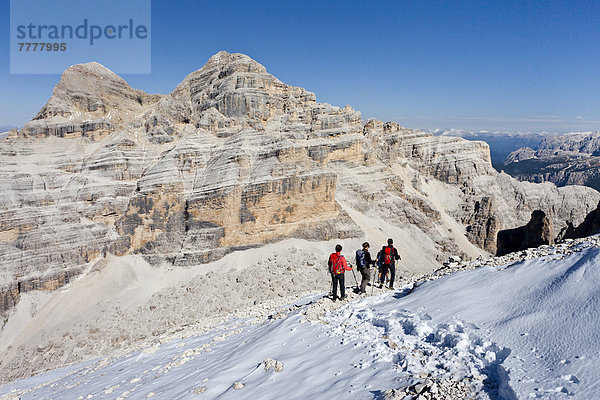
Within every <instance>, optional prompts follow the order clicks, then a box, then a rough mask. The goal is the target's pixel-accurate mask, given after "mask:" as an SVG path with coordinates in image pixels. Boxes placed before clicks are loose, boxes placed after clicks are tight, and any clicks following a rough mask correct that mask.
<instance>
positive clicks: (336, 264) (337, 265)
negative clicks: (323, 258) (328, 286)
mask: <svg viewBox="0 0 600 400" xmlns="http://www.w3.org/2000/svg"><path fill="white" fill-rule="evenodd" d="M342 258H344V256H342V255H340V256H338V257H337V258H334V260H333V261H332V263H331V271H333V273H334V274H336V275H339V274H343V273H344V266H343V265H342Z"/></svg>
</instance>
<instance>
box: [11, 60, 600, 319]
mask: <svg viewBox="0 0 600 400" xmlns="http://www.w3.org/2000/svg"><path fill="white" fill-rule="evenodd" d="M0 162H1V165H2V167H1V169H0V187H1V188H2V191H0V253H1V254H2V257H1V258H0V283H1V285H2V288H0V293H1V296H2V297H1V298H2V299H4V300H2V301H3V303H2V304H3V306H2V308H3V310H6V309H7V308H9V307H10V306H11V305H14V303H15V302H16V301H18V290H17V295H15V291H14V288H15V285H16V287H17V288H18V287H19V284H21V288H23V287H24V286H23V285H25V284H26V282H32V281H36V282H42V281H44V279H46V281H48V282H55V281H56V282H59V281H57V280H56V278H53V277H56V276H61V274H64V273H65V271H71V270H74V271H85V270H86V268H87V266H88V265H90V264H91V263H92V262H93V261H95V260H97V259H98V258H102V257H106V256H107V255H110V254H114V255H125V254H141V255H143V256H144V258H145V259H146V260H147V261H149V262H150V263H153V264H164V263H167V264H170V265H174V266H190V265H197V264H201V263H205V262H208V261H211V260H214V259H216V258H220V257H222V256H223V255H225V254H227V253H229V252H231V251H234V250H236V249H242V248H247V247H249V246H260V245H263V244H265V243H269V242H272V241H276V240H280V239H282V238H286V237H299V238H305V239H310V240H328V239H333V238H336V239H337V238H349V237H356V238H363V237H364V238H366V239H368V240H371V241H374V242H375V243H377V245H378V244H379V242H381V244H382V243H383V242H384V241H385V239H387V237H390V236H391V237H394V238H395V242H396V243H398V244H399V246H398V247H399V248H400V250H401V253H402V252H403V260H404V261H403V262H404V265H405V268H406V269H408V270H410V271H412V272H419V271H421V272H422V271H424V270H430V269H432V268H433V267H434V266H435V265H436V264H437V263H438V262H439V261H440V260H445V259H446V254H447V253H452V254H455V255H459V256H461V257H463V258H465V259H468V258H472V257H476V256H478V255H480V254H485V253H486V252H489V253H495V251H496V248H495V243H496V237H497V234H498V232H499V231H500V230H501V229H506V228H513V227H517V226H521V225H523V223H525V222H526V221H527V219H528V216H529V214H530V213H531V212H532V211H533V210H536V209H541V210H544V211H545V212H546V213H547V214H548V215H550V216H552V219H553V221H555V225H554V226H553V229H554V230H556V231H558V230H560V228H562V225H561V224H562V223H564V221H571V222H572V223H573V224H579V223H581V222H582V221H583V219H584V217H585V216H586V215H587V214H588V213H589V212H590V211H592V210H593V209H594V207H596V204H598V201H599V200H600V194H599V193H598V192H596V191H595V190H592V189H589V188H582V187H570V188H556V186H554V185H552V184H544V185H535V184H531V183H527V182H523V183H520V182H518V181H516V180H515V179H512V178H511V177H509V176H508V175H506V174H498V173H497V172H495V170H494V169H493V168H492V167H491V164H490V156H489V148H488V146H487V145H486V144H485V143H482V142H472V141H466V140H463V139H460V138H454V137H445V136H444V137H434V136H433V135H431V134H429V133H425V132H420V131H416V130H412V129H406V128H403V127H401V126H400V125H398V124H397V123H395V122H387V123H383V122H381V121H377V120H370V121H368V122H366V123H365V122H362V121H361V116H360V113H359V112H357V111H355V110H353V109H352V108H351V107H350V106H346V107H344V108H339V107H334V106H331V105H329V104H324V103H317V101H316V97H315V95H314V94H313V93H311V92H308V91H306V90H304V89H302V88H298V87H293V86H289V85H286V84H284V83H282V82H281V81H279V80H278V79H277V78H275V77H274V76H272V75H270V74H268V73H267V72H266V69H265V68H264V67H263V66H262V65H260V64H258V63H257V62H256V61H254V60H252V59H251V58H249V57H248V56H245V55H242V54H229V53H226V52H220V53H218V54H216V55H215V56H213V57H212V58H211V59H210V60H209V61H208V62H207V63H206V65H205V66H204V67H202V68H201V69H200V70H198V71H196V72H193V73H191V74H190V75H188V76H187V77H186V78H185V79H184V80H183V82H181V84H179V85H178V86H177V87H176V88H175V90H173V92H171V93H169V94H167V95H149V94H146V93H144V92H142V91H140V90H136V89H133V88H131V87H130V86H129V85H128V84H127V82H125V81H124V80H123V79H122V78H120V77H119V76H117V75H115V74H114V73H112V72H111V71H109V70H107V69H106V68H104V67H103V66H101V65H99V64H97V63H89V64H82V65H76V66H73V67H71V68H69V69H68V70H67V71H65V73H64V74H63V76H62V78H61V80H60V82H59V84H58V85H57V86H56V88H55V89H54V92H53V96H52V98H51V99H50V100H49V101H48V103H47V104H46V105H45V106H44V107H43V108H42V109H41V110H40V112H39V113H38V114H37V115H36V116H35V118H34V119H33V120H32V121H30V122H28V123H27V124H25V126H23V128H22V129H20V130H19V131H18V132H17V131H13V132H12V133H11V134H10V135H9V137H8V138H6V139H5V140H3V141H2V142H0ZM357 240H358V239H357ZM405 249H410V251H404V250H405ZM40 285H41V286H40ZM40 285H38V286H39V287H42V286H44V285H43V284H40ZM55 286H56V285H54V284H49V287H55Z"/></svg>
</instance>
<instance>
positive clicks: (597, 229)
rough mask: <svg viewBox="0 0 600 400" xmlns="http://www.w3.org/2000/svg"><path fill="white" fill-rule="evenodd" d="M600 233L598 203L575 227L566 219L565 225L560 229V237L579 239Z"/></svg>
mask: <svg viewBox="0 0 600 400" xmlns="http://www.w3.org/2000/svg"><path fill="white" fill-rule="evenodd" d="M597 233H600V203H598V207H597V208H596V209H595V210H594V211H592V212H590V213H589V214H588V215H587V216H586V217H585V219H584V220H583V222H582V223H581V224H580V225H579V226H578V227H577V228H575V227H574V226H573V224H572V223H571V222H570V221H567V227H566V228H565V229H564V230H563V231H561V233H560V235H559V238H560V239H579V238H584V237H587V236H591V235H595V234H597Z"/></svg>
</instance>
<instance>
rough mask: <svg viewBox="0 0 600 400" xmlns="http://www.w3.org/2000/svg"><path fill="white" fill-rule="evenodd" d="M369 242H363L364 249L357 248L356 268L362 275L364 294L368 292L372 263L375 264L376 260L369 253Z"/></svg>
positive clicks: (362, 290) (361, 284)
mask: <svg viewBox="0 0 600 400" xmlns="http://www.w3.org/2000/svg"><path fill="white" fill-rule="evenodd" d="M369 247H370V246H369V242H364V243H363V244H362V249H358V250H356V268H358V272H360V275H361V276H362V281H361V282H360V293H361V294H364V293H366V292H367V284H368V283H369V281H370V280H371V265H375V261H373V260H372V259H371V253H369Z"/></svg>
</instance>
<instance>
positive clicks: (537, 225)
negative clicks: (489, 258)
mask: <svg viewBox="0 0 600 400" xmlns="http://www.w3.org/2000/svg"><path fill="white" fill-rule="evenodd" d="M553 244H554V235H553V233H552V224H551V223H550V220H549V219H548V217H547V216H546V213H545V212H543V211H541V210H535V211H534V212H532V213H531V220H530V221H529V222H528V223H527V225H525V226H522V227H519V228H514V229H507V230H503V231H500V232H498V250H497V252H496V256H503V255H505V254H508V253H512V252H514V251H520V250H525V249H529V248H532V247H539V246H542V245H553Z"/></svg>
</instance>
